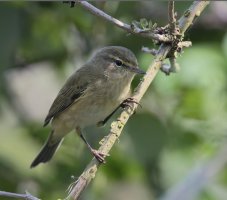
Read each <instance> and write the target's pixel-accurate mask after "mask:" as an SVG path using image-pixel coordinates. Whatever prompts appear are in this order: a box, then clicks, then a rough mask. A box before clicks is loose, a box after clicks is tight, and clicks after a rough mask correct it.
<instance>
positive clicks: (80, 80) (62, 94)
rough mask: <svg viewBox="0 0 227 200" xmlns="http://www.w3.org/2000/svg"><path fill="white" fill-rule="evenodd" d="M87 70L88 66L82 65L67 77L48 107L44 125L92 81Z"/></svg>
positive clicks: (76, 98)
mask: <svg viewBox="0 0 227 200" xmlns="http://www.w3.org/2000/svg"><path fill="white" fill-rule="evenodd" d="M88 70H89V66H87V65H84V66H83V67H81V68H80V69H79V70H77V71H76V72H74V73H73V74H72V75H71V76H70V77H69V78H68V79H67V81H66V82H65V84H64V85H63V87H62V88H61V90H60V91H59V93H58V95H57V97H56V98H55V100H54V101H53V103H52V105H51V107H50V110H49V112H48V115H47V116H46V118H45V121H44V126H46V125H47V124H48V123H49V122H50V120H51V119H52V118H53V117H55V116H57V115H58V114H60V113H61V112H63V111H64V110H65V109H67V108H68V107H69V106H70V105H72V103H74V102H75V101H77V100H79V98H80V97H81V96H83V95H84V94H85V93H86V90H87V88H88V87H89V84H92V81H94V80H93V79H92V77H91V76H89V75H87V72H88ZM85 77H86V78H85Z"/></svg>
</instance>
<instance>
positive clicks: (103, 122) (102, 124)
mask: <svg viewBox="0 0 227 200" xmlns="http://www.w3.org/2000/svg"><path fill="white" fill-rule="evenodd" d="M120 107H121V104H120V105H119V106H118V107H116V108H115V109H114V111H113V112H112V113H110V114H109V115H108V116H107V117H106V118H105V119H104V120H103V121H100V122H98V123H97V126H104V125H105V124H106V122H107V121H108V120H109V119H110V118H111V117H112V116H113V114H114V113H115V112H116V111H117V110H118V108H120Z"/></svg>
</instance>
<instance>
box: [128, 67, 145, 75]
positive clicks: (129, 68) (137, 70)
mask: <svg viewBox="0 0 227 200" xmlns="http://www.w3.org/2000/svg"><path fill="white" fill-rule="evenodd" d="M128 70H129V71H132V72H135V73H136V74H142V75H144V74H146V72H145V71H143V70H142V69H140V68H137V67H128Z"/></svg>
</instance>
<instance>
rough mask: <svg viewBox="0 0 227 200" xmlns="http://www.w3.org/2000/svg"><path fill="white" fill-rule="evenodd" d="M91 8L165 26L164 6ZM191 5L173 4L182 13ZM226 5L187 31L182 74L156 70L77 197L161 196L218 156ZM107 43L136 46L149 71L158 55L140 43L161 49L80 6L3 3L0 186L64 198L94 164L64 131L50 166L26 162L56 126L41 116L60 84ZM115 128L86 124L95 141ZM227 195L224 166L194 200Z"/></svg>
mask: <svg viewBox="0 0 227 200" xmlns="http://www.w3.org/2000/svg"><path fill="white" fill-rule="evenodd" d="M92 4H94V5H95V6H97V7H99V8H101V9H102V10H104V11H105V12H107V13H109V14H110V15H112V16H114V17H116V18H118V19H120V20H122V21H124V22H127V23H131V22H132V21H133V20H139V19H141V18H147V19H151V20H152V21H153V22H154V23H155V22H156V23H158V25H160V26H164V25H166V24H167V22H168V17H167V7H168V4H167V2H159V1H141V2H113V1H109V2H92ZM190 4H191V2H177V3H176V10H177V13H178V16H181V15H182V14H183V12H184V10H185V9H186V8H188V6H189V5H190ZM226 10H227V2H224V1H223V2H222V1H220V2H218V1H217V2H212V3H211V4H210V6H209V7H208V8H207V9H206V10H205V12H204V13H203V14H202V16H201V17H199V18H198V19H197V21H196V23H195V24H194V25H193V27H192V28H191V29H190V30H189V31H188V32H187V33H186V35H185V38H186V40H191V41H192V43H193V46H192V47H191V48H189V49H185V51H184V53H183V54H182V55H181V56H180V57H179V59H178V62H179V64H180V66H181V70H180V72H179V73H177V74H172V75H171V76H166V75H164V74H162V73H161V72H160V73H159V74H158V75H157V77H156V78H155V80H154V81H153V83H152V85H151V87H150V88H149V90H148V91H147V93H146V95H145V96H144V98H143V100H142V103H141V104H142V106H143V108H142V109H138V110H137V113H136V114H135V115H133V116H132V117H131V119H130V120H129V122H128V124H127V126H126V127H125V129H124V131H123V132H124V133H123V134H122V136H121V138H120V141H119V143H117V144H116V145H115V146H114V148H113V149H112V151H111V156H110V157H109V158H107V163H106V164H105V165H103V166H102V167H101V168H100V170H99V171H98V173H97V177H96V178H95V180H94V181H93V183H92V184H91V185H90V186H89V187H88V189H87V190H86V192H85V193H84V194H83V196H82V197H81V199H89V200H123V199H131V200H138V199H141V200H151V199H157V198H159V197H162V196H163V195H164V194H166V192H167V191H169V190H170V189H171V188H175V186H176V185H180V184H182V183H183V182H185V181H186V182H187V179H188V177H190V174H191V173H192V172H193V170H195V169H196V168H197V167H199V166H203V165H204V163H206V162H207V161H209V160H212V159H213V158H215V157H216V155H217V152H219V150H220V148H222V146H224V145H225V143H226V138H227V12H226ZM107 45H120V46H125V47H128V48H130V49H131V50H132V51H133V52H134V53H135V54H136V56H137V58H138V60H139V63H140V66H141V68H143V69H145V70H146V69H147V67H148V65H149V64H150V63H151V62H152V60H153V57H152V56H151V55H148V54H144V53H142V52H141V50H140V49H141V47H142V46H147V47H151V48H152V47H154V48H156V47H155V46H154V45H153V44H152V42H151V41H150V40H148V39H144V38H140V37H138V36H133V35H129V34H127V33H125V32H124V31H122V30H120V29H119V28H117V27H114V26H112V25H111V24H109V23H107V22H105V21H103V20H102V19H100V18H98V17H95V16H93V15H91V14H90V13H89V12H87V11H86V10H84V9H83V8H81V7H80V6H76V7H75V8H70V7H69V5H67V4H63V3H62V2H49V3H48V2H25V1H24V2H19V1H18V2H16V1H15V2H1V3H0V70H1V72H0V190H5V191H11V192H18V193H24V191H25V190H27V191H29V192H30V193H32V194H33V195H35V196H37V197H39V198H42V199H44V200H55V199H60V198H61V199H63V198H65V197H66V196H67V188H68V186H69V185H70V184H71V183H72V182H73V181H74V180H76V178H77V177H78V176H79V175H80V173H81V172H82V171H83V169H84V168H85V166H86V165H87V164H88V162H89V161H90V160H91V155H90V153H89V152H88V150H87V149H86V147H85V145H84V143H83V142H82V141H81V140H80V139H79V138H78V136H77V135H76V134H74V133H71V134H70V135H68V136H67V137H66V139H65V141H64V143H63V145H62V146H61V148H60V149H59V151H58V152H57V154H55V156H54V159H53V160H52V161H51V162H49V163H48V164H45V165H40V166H38V167H37V168H35V169H30V168H29V166H30V163H31V161H32V160H33V159H34V157H35V156H36V155H37V153H38V152H39V150H40V148H41V146H42V145H43V143H44V141H45V139H46V138H47V135H48V133H49V131H50V127H46V128H43V127H42V125H43V120H44V118H45V116H46V114H47V112H48V109H49V107H50V105H51V103H52V101H53V100H54V98H55V97H56V95H57V93H58V91H59V89H60V88H61V86H62V84H63V83H64V81H65V80H66V78H67V77H68V76H69V75H70V74H71V73H72V72H73V71H74V70H76V69H78V68H79V67H80V66H81V65H82V64H83V63H84V62H86V60H87V59H89V57H90V55H91V54H92V53H93V52H94V51H95V50H96V49H98V48H100V47H103V46H107ZM139 78H140V77H137V78H136V79H135V81H134V82H133V87H135V86H136V85H137V84H138V82H139ZM116 116H117V115H115V118H116ZM113 118H114V117H113ZM109 126H110V122H109V123H108V124H107V125H106V126H105V127H104V128H97V127H89V128H88V129H87V130H86V137H87V138H88V140H89V141H90V142H91V144H92V145H93V146H94V147H98V143H99V141H100V140H101V139H102V137H104V136H105V135H106V134H107V133H108V131H109ZM226 156H227V155H226ZM217 162H219V161H217ZM195 183H196V182H195ZM192 187H193V186H192ZM194 187H197V186H196V184H195V186H194ZM185 195H187V190H186V192H185ZM226 198H227V170H226V169H225V168H223V169H222V170H220V172H219V173H217V174H216V175H215V177H213V178H212V179H211V180H209V182H208V183H207V184H206V186H205V187H203V189H202V190H201V191H200V192H199V195H198V196H197V197H196V198H194V199H198V200H222V199H223V200H224V199H225V200H226ZM0 199H6V198H4V197H3V198H2V197H0Z"/></svg>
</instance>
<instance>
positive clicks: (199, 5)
mask: <svg viewBox="0 0 227 200" xmlns="http://www.w3.org/2000/svg"><path fill="white" fill-rule="evenodd" d="M78 3H79V4H81V5H83V7H85V8H86V9H87V10H89V11H90V12H92V13H93V14H95V15H98V16H101V17H103V18H104V19H106V20H107V21H110V22H111V23H113V24H115V25H117V26H118V27H121V28H122V27H125V24H124V23H122V22H120V21H119V20H117V19H113V18H112V17H110V16H108V15H106V14H105V13H104V12H102V11H101V12H100V10H98V11H97V8H95V7H94V6H91V5H90V4H89V3H88V2H84V1H83V2H80V1H79V2H78ZM208 4H209V2H208V1H195V2H194V3H193V4H192V5H191V6H190V8H189V9H188V10H187V13H188V14H187V15H185V14H184V15H183V16H182V17H181V18H180V20H179V29H180V33H181V34H182V35H183V34H184V32H185V31H186V30H187V29H188V27H189V26H190V25H191V24H192V21H193V19H194V18H195V17H196V16H198V14H199V13H201V12H202V11H203V10H204V8H205V7H206V6H207V5H208ZM107 16H108V17H107ZM126 27H127V26H126ZM128 28H129V27H128ZM128 28H123V29H125V30H126V31H128ZM170 49H171V45H170V44H162V45H161V46H160V48H159V50H158V51H157V54H156V56H155V59H154V61H153V63H152V64H151V65H150V66H149V68H148V70H147V74H146V75H145V76H144V78H143V80H142V81H141V82H140V83H139V85H138V86H137V88H136V90H135V92H134V94H133V96H132V98H133V99H134V100H135V101H137V102H139V101H140V100H141V98H142V97H143V95H144V94H145V92H146V90H147V89H148V87H149V85H150V84H151V82H152V81H153V79H154V78H155V76H156V74H157V73H158V71H159V69H160V67H161V65H162V62H163V60H164V59H165V58H166V56H167V54H168V52H169V51H170ZM136 108H137V105H136V104H134V105H132V106H130V107H127V108H126V109H125V110H123V111H122V113H121V114H120V116H119V117H118V119H117V120H115V121H113V122H112V123H111V130H110V133H109V135H108V136H107V137H105V138H104V139H103V140H102V141H101V143H102V144H101V146H100V148H99V151H100V152H101V153H103V154H104V155H105V154H108V153H109V151H110V150H111V148H112V146H113V145H114V143H115V142H116V140H117V139H118V138H119V136H120V135H121V132H122V130H123V128H124V126H125V124H126V123H127V121H128V119H129V118H130V116H131V115H132V114H133V113H134V111H135V109H136ZM99 166H100V163H99V162H98V161H97V160H96V159H95V158H93V159H92V160H91V162H90V163H89V164H88V166H87V167H86V169H85V170H84V172H83V173H82V174H81V175H80V177H79V178H78V180H77V181H76V182H75V183H74V186H73V187H72V189H71V191H70V194H69V196H68V198H73V199H74V200H77V199H78V198H79V196H80V195H81V193H82V191H83V190H84V189H85V188H86V186H87V185H88V184H89V183H90V181H91V180H92V179H93V178H94V177H95V175H96V172H97V170H98V167H99Z"/></svg>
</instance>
